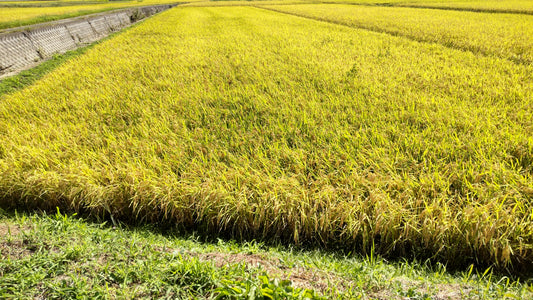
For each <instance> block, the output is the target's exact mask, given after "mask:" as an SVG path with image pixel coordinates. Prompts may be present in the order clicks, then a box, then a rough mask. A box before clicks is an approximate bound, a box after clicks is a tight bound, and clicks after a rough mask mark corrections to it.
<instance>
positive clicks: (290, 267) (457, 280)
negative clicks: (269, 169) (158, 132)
mask: <svg viewBox="0 0 533 300" xmlns="http://www.w3.org/2000/svg"><path fill="white" fill-rule="evenodd" d="M0 277H1V278H2V280H0V297H2V298H92V299H95V298H101V299H106V298H121V299H133V298H135V299H139V298H164V299H170V298H180V299H215V298H216V299H252V295H253V296H255V297H256V298H255V299H271V298H267V297H266V296H267V295H270V296H277V297H279V298H278V299H304V298H305V299H326V298H327V299H405V298H406V297H409V299H435V298H437V299H504V298H514V299H519V298H523V299H526V298H529V297H531V296H533V289H532V286H531V285H530V284H528V283H524V282H523V283H519V282H517V281H515V280H512V279H509V278H507V277H498V276H496V275H494V274H493V273H492V272H491V271H487V272H482V273H476V272H475V271H472V270H471V269H469V270H466V271H465V272H460V273H454V274H450V273H448V272H447V271H446V269H445V268H444V267H443V266H442V265H441V266H436V267H435V266H434V267H430V266H427V265H424V264H418V263H405V262H400V263H389V262H387V261H385V260H384V259H382V258H380V257H379V256H375V255H370V256H368V257H366V258H365V257H357V256H340V255H338V254H331V253H327V252H323V251H295V250H291V249H288V248H284V247H281V246H278V247H275V246H266V245H263V244H260V243H255V242H249V243H243V244H238V243H235V242H231V241H223V240H218V241H214V242H213V241H205V240H203V239H201V238H199V237H198V236H195V235H188V236H187V237H183V235H177V234H176V233H175V232H174V233H173V232H172V231H167V232H161V231H159V230H158V229H155V228H154V227H125V226H123V225H120V224H115V226H113V225H111V224H106V223H92V222H88V221H86V220H83V219H80V218H75V217H72V216H67V215H64V214H61V213H59V212H57V213H56V214H52V215H46V214H35V213H34V214H26V213H22V214H20V213H19V214H17V213H8V212H5V211H1V210H0ZM306 297H307V298H306Z"/></svg>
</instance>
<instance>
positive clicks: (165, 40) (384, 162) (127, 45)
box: [0, 7, 533, 272]
mask: <svg viewBox="0 0 533 300" xmlns="http://www.w3.org/2000/svg"><path fill="white" fill-rule="evenodd" d="M110 53H112V54H111V55H110ZM532 74H533V69H532V67H531V66H525V65H517V64H514V63H511V62H509V61H507V60H503V59H499V58H494V57H485V56H483V55H476V54H473V53H469V52H464V51H459V50H454V49H449V48H446V47H443V46H441V45H438V44H427V43H418V42H413V41H410V40H407V39H404V38H400V37H393V36H390V35H386V34H380V33H375V32H369V31H365V30H358V29H353V28H349V27H346V26H340V25H334V24H327V23H324V22H318V21H313V20H309V19H304V18H299V17H293V16H287V15H284V14H279V13H275V12H270V11H265V10H261V9H255V8H243V7H240V8H187V9H185V8H183V9H181V8H178V9H173V10H171V11H167V12H165V13H163V14H161V15H158V16H156V17H155V18H152V19H149V20H147V21H146V22H144V23H143V24H142V25H141V26H138V27H136V28H133V29H132V30H128V31H127V32H126V33H124V34H121V35H119V36H117V37H116V38H114V39H112V40H109V41H106V42H104V43H101V44H100V45H98V46H96V47H94V48H92V49H90V50H89V51H87V53H85V55H83V56H79V57H76V58H74V59H72V60H70V61H69V62H68V63H66V64H64V65H62V66H61V67H59V68H58V69H57V70H55V71H54V72H51V73H49V74H48V75H46V76H45V77H44V78H43V79H42V80H39V81H38V82H36V83H35V84H33V85H32V86H30V87H28V88H26V89H24V90H22V91H19V92H15V93H13V94H10V95H8V96H3V97H2V98H1V99H0V141H1V143H0V203H2V205H4V206H11V207H21V206H24V207H30V208H31V207H39V208H45V209H46V208H48V209H50V208H52V209H53V208H55V207H56V206H59V207H61V208H64V209H68V210H70V211H84V212H88V213H90V214H92V215H93V216H103V215H107V216H112V217H113V218H114V219H116V220H117V219H120V220H131V221H135V222H163V223H167V224H172V225H173V226H176V227H178V228H189V229H190V228H195V230H198V231H199V232H203V233H205V234H211V235H219V236H227V237H228V236H229V237H233V238H235V239H250V238H255V239H259V240H278V241H283V242H285V243H293V244H297V245H299V246H302V245H313V246H321V247H327V248H330V249H343V250H345V251H356V252H360V253H370V252H371V250H372V251H374V252H375V253H379V254H382V255H385V256H386V257H399V256H400V257H418V258H424V259H425V258H431V259H432V260H433V261H440V262H444V263H447V264H448V267H450V268H452V267H465V266H468V265H470V264H471V263H474V264H476V266H478V267H488V266H491V265H494V267H495V268H499V269H503V270H509V271H516V272H518V271H520V270H528V269H529V266H530V265H531V263H532V262H533V240H532V238H533V235H532V234H531V232H532V230H533V228H532V226H533V225H532V224H533V222H532V218H533V216H532V215H531V200H532V196H533V193H532V191H533V180H531V176H532V172H533V169H532V163H531V162H532V161H533V151H532V149H533V139H532V138H531V136H533V135H532V134H531V133H532V131H533V124H532V120H533V116H532V113H533V110H532V109H531V105H532V99H533V97H532V94H533V85H532V84H531V83H532V82H533V79H532Z"/></svg>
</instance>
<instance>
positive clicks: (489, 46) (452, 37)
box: [265, 4, 533, 64]
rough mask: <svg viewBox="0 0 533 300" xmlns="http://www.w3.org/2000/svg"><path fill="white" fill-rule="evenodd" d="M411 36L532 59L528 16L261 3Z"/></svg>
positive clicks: (524, 60) (523, 60)
mask: <svg viewBox="0 0 533 300" xmlns="http://www.w3.org/2000/svg"><path fill="white" fill-rule="evenodd" d="M265 7H266V8H269V9H273V10H276V11H281V12H286V13H290V14H294V15H298V16H304V17H309V18H314V19H319V20H324V21H328V22H333V23H338V24H344V25H348V26H353V27H357V28H364V29H370V30H374V31H378V32H385V33H389V34H393V35H400V36H404V37H408V38H411V39H414V40H417V41H425V42H434V43H439V44H443V45H446V46H449V47H454V48H459V49H464V50H469V51H473V52H477V53H484V54H488V55H493V56H498V57H503V58H508V59H511V60H513V61H516V62H520V63H526V64H531V63H533V16H530V15H517V14H492V15H487V14H485V13H476V12H465V11H446V10H437V9H418V8H402V7H375V6H359V5H337V4H315V5H312V4H307V5H273V6H265Z"/></svg>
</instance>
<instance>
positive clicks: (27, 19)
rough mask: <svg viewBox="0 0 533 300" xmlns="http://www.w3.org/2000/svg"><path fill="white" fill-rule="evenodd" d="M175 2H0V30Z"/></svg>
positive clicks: (157, 0)
mask: <svg viewBox="0 0 533 300" xmlns="http://www.w3.org/2000/svg"><path fill="white" fill-rule="evenodd" d="M176 2H178V1H171V0H141V1H130V0H127V1H107V0H106V1H13V2H12V1H0V30H2V29H6V28H12V27H18V26H25V25H32V24H37V23H42V22H49V21H55V20H61V19H66V18H72V17H77V16H83V15H87V14H92V13H100V12H105V11H110V10H116V9H123V8H128V7H134V6H149V5H157V4H168V3H176Z"/></svg>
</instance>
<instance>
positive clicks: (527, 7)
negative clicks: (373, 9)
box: [395, 0, 533, 14]
mask: <svg viewBox="0 0 533 300" xmlns="http://www.w3.org/2000/svg"><path fill="white" fill-rule="evenodd" d="M395 5H398V6H410V7H427V8H440V9H457V10H470V11H486V12H509V13H523V14H533V1H529V0H504V1H502V0H474V1H472V0H470V1H464V0H454V1H450V0H446V1H442V0H437V1H412V2H403V1H402V2H400V3H397V4H395Z"/></svg>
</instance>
